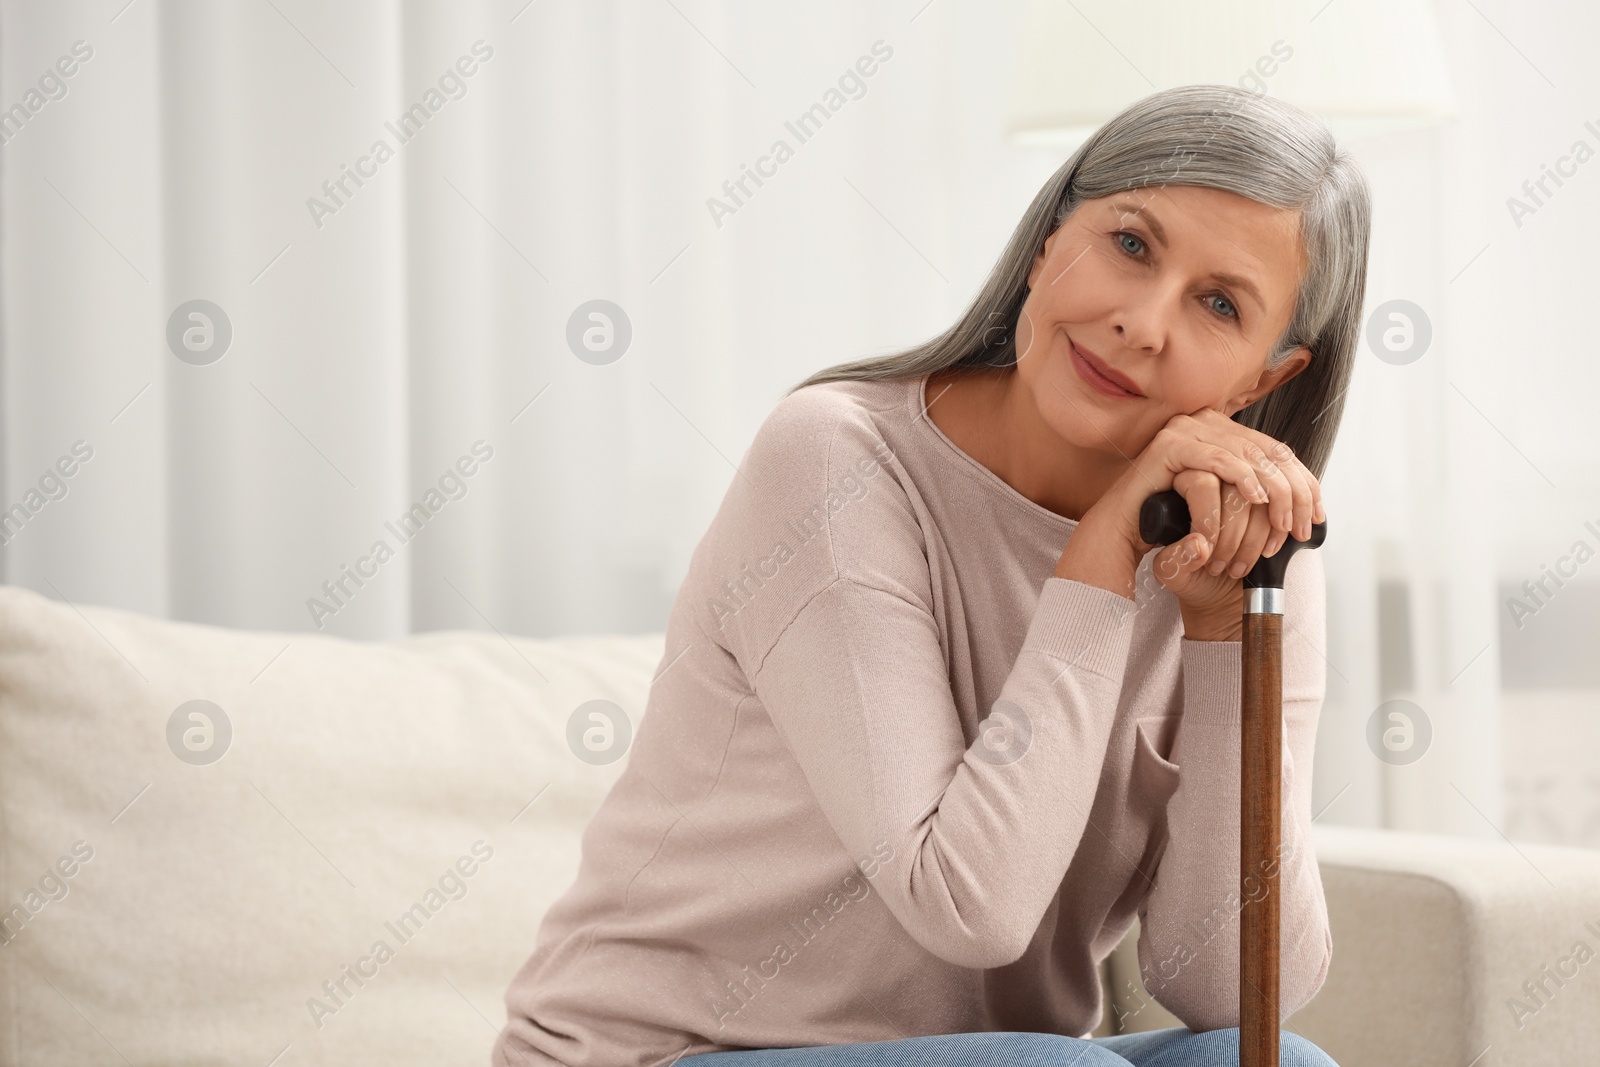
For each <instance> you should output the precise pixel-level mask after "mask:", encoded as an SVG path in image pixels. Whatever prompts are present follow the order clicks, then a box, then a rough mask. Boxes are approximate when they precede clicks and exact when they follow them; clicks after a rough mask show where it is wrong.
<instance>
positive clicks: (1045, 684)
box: [753, 577, 1134, 968]
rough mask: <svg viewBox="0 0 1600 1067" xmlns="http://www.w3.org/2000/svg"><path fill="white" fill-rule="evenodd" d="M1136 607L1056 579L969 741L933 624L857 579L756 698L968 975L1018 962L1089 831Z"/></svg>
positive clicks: (893, 886) (901, 901)
mask: <svg viewBox="0 0 1600 1067" xmlns="http://www.w3.org/2000/svg"><path fill="white" fill-rule="evenodd" d="M1133 614H1134V603H1133V601H1131V600H1129V599H1127V598H1126V597H1123V596H1121V595H1119V594H1117V593H1114V592H1112V591H1110V590H1106V589H1101V588H1098V587H1096V586H1091V585H1087V584H1085V583H1082V582H1078V581H1076V580H1072V579H1066V578H1057V577H1051V578H1048V579H1046V580H1045V583H1044V587H1043V590H1042V592H1041V594H1040V597H1039V600H1038V603H1037V606H1036V608H1035V611H1034V615H1033V618H1032V621H1031V622H1030V624H1029V628H1028V631H1027V635H1026V637H1025V639H1024V642H1023V645H1022V648H1021V651H1020V652H1019V654H1018V656H1017V659H1016V661H1015V663H1014V665H1013V666H1012V668H1011V672H1010V674H1009V675H1008V676H1007V678H1006V680H1005V683H1004V685H1003V687H1002V689H1001V693H1000V696H999V698H998V699H997V700H996V701H995V704H994V706H993V707H992V708H991V709H989V711H988V717H987V718H986V719H985V720H984V721H983V722H982V723H980V724H979V730H978V734H977V736H976V737H975V738H973V739H971V740H970V743H969V739H967V738H965V737H964V736H963V732H962V725H961V722H960V718H959V715H958V712H957V709H956V705H955V702H954V699H953V696H952V693H951V691H950V686H949V681H948V678H947V674H946V669H945V661H944V656H943V653H942V651H941V647H940V641H939V632H938V627H937V624H936V621H935V619H934V618H933V617H932V616H931V615H930V614H929V612H928V610H927V609H926V607H925V606H924V605H922V604H921V603H918V602H916V601H915V600H913V599H908V598H906V597H904V596H901V595H898V594H897V593H895V592H891V591H887V590H884V589H880V588H876V587H875V586H873V585H870V584H865V583H863V582H861V581H859V580H855V579H852V578H848V577H844V578H840V579H839V580H837V581H835V582H833V583H832V584H830V585H828V586H827V587H826V588H824V589H822V590H821V591H820V592H818V593H817V594H816V595H815V596H813V597H812V598H811V599H810V600H809V602H808V603H806V605H805V606H804V608H803V609H802V610H801V611H800V612H799V613H798V614H797V615H796V616H795V617H794V619H793V621H792V622H791V623H790V624H789V625H788V626H787V628H786V629H785V630H784V631H783V633H782V634H781V636H780V637H779V639H778V640H777V642H776V643H775V644H774V645H773V647H772V648H771V650H770V651H769V652H768V654H767V655H766V657H765V659H764V661H763V663H762V665H761V668H760V670H759V672H757V673H756V675H755V676H754V678H753V683H754V688H755V691H756V694H757V696H758V698H759V699H760V701H761V702H762V704H763V706H764V707H765V709H766V711H767V713H768V714H769V715H770V717H771V719H772V722H773V724H774V725H775V726H776V727H777V729H778V730H779V732H780V733H781V734H782V736H783V737H784V739H785V741H786V743H787V745H788V747H789V748H790V750H791V751H792V752H793V754H794V757H795V759H796V760H798V761H799V764H800V766H801V768H802V770H803V772H804V774H805V776H806V779H807V781H808V782H809V784H810V786H811V788H812V790H813V792H814V793H815V795H816V798H817V801H818V803H819V804H820V805H821V807H822V810H823V812H824V813H825V815H826V817H827V819H828V821H829V822H830V823H831V824H832V826H833V829H834V830H835V831H836V832H837V834H838V836H839V839H840V841H841V842H843V844H844V846H845V848H846V849H848V850H849V853H850V855H851V856H853V857H856V858H858V859H860V858H863V857H873V856H876V857H879V858H884V859H885V862H884V863H883V864H882V865H881V867H880V868H879V871H878V873H877V874H876V875H875V880H874V886H875V887H876V888H877V889H878V890H879V892H880V893H881V895H882V897H883V900H884V903H885V904H886V905H887V907H888V908H889V910H890V911H891V912H892V913H893V914H894V916H895V918H896V919H897V920H898V921H899V922H900V923H901V925H902V926H904V928H905V929H906V931H907V932H908V933H909V934H910V935H911V936H912V937H913V938H915V939H916V941H917V942H918V943H919V944H920V945H922V946H923V947H924V948H926V949H927V950H928V951H929V952H931V953H933V954H934V955H936V956H938V957H940V958H942V959H945V960H948V961H950V962H951V963H954V964H957V965H959V966H965V967H975V968H990V967H998V966H1002V965H1005V964H1008V963H1011V962H1013V961H1015V960H1017V959H1019V958H1020V957H1021V956H1022V954H1023V952H1024V951H1026V949H1027V946H1028V944H1029V942H1030V941H1031V939H1032V938H1033V935H1034V933H1035V931H1036V930H1037V928H1038V925H1039V922H1040V920H1041V918H1042V917H1043V915H1044V912H1045V910H1046V908H1047V906H1048V905H1049V902H1050V900H1051V899H1052V897H1053V896H1054V894H1055V893H1056V892H1057V891H1058V890H1059V888H1060V885H1061V880H1062V878H1063V876H1064V875H1065V873H1066V870H1067V866H1068V864H1069V863H1070V862H1071V860H1072V856H1073V853H1074V852H1075V851H1076V849H1077V845H1078V840H1079V838H1080V837H1081V836H1082V834H1083V832H1084V828H1085V825H1086V822H1087V819H1088V815H1089V810H1090V805H1091V804H1092V802H1093V799H1094V794H1095V790H1096V788H1097V786H1098V783H1099V780H1100V767H1101V763H1102V761H1103V760H1104V757H1105V752H1106V747H1107V743H1108V741H1109V738H1110V728H1111V724H1112V722H1113V720H1114V719H1115V711H1116V705H1117V700H1118V697H1119V695H1120V692H1121V688H1122V677H1123V671H1124V668H1125V666H1126V662H1127V657H1128V649H1129V643H1130V638H1131V634H1132V630H1133Z"/></svg>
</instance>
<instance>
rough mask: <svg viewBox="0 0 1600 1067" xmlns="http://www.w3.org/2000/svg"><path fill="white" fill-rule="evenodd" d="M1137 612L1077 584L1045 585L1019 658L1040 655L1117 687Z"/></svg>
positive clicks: (1057, 581)
mask: <svg viewBox="0 0 1600 1067" xmlns="http://www.w3.org/2000/svg"><path fill="white" fill-rule="evenodd" d="M1137 610H1138V606H1137V605H1136V604H1135V603H1134V602H1133V601H1132V600H1130V599H1128V598H1127V597H1125V596H1123V595H1122V594H1121V593H1114V592H1112V591H1111V590H1109V589H1102V588H1100V587H1099V586H1097V585H1089V584H1088V583H1087V582H1080V581H1078V580H1077V579H1076V578H1059V577H1055V576H1051V577H1049V578H1046V579H1045V582H1044V589H1043V590H1041V591H1040V593H1039V603H1038V606H1037V607H1036V608H1034V612H1033V622H1032V623H1030V624H1029V626H1028V635H1027V637H1025V638H1024V639H1023V642H1022V650H1023V651H1024V652H1040V653H1043V654H1044V655H1047V656H1050V657H1052V658H1054V659H1058V660H1061V661H1062V662H1064V663H1067V664H1071V665H1073V666H1076V667H1078V668H1080V669H1082V670H1086V671H1090V672H1092V673H1094V674H1097V675H1099V676H1100V677H1102V678H1107V679H1110V680H1112V681H1114V682H1117V683H1119V684H1120V683H1121V681H1122V674H1123V671H1124V670H1125V669H1126V668H1127V664H1128V649H1129V646H1130V645H1131V644H1132V639H1133V615H1134V612H1136V611H1137Z"/></svg>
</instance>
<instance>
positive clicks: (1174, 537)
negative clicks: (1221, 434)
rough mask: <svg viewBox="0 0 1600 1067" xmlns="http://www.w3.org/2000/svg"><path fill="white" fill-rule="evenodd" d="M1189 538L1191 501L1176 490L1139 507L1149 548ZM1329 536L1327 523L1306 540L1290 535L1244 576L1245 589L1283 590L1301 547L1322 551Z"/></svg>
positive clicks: (1315, 526)
mask: <svg viewBox="0 0 1600 1067" xmlns="http://www.w3.org/2000/svg"><path fill="white" fill-rule="evenodd" d="M1188 535H1189V502H1188V501H1187V500H1185V499H1183V494H1182V493H1180V492H1178V491H1177V490H1176V489H1168V490H1165V491H1164V492H1160V493H1155V494H1153V495H1151V496H1149V497H1146V498H1145V502H1144V505H1143V506H1142V507H1140V508H1139V536H1140V537H1142V538H1144V543H1145V544H1147V545H1170V544H1172V543H1173V542H1174V541H1181V540H1183V539H1184V538H1185V537H1187V536H1188ZM1327 536H1328V524H1327V523H1325V522H1314V523H1312V524H1311V537H1310V538H1309V539H1307V540H1305V541H1301V540H1298V539H1296V538H1295V537H1294V536H1293V535H1291V536H1290V537H1289V538H1288V539H1286V540H1285V541H1284V542H1283V547H1282V548H1280V549H1278V551H1277V553H1276V554H1275V555H1271V556H1262V557H1261V558H1260V559H1258V560H1256V565H1255V566H1254V567H1251V568H1250V573H1248V574H1246V575H1245V576H1244V587H1245V588H1246V589H1256V588H1269V589H1282V588H1283V576H1284V572H1285V571H1287V570H1288V568H1289V560H1291V559H1293V558H1294V554H1295V553H1296V552H1298V551H1299V550H1300V549H1302V548H1321V547H1322V542H1323V541H1324V540H1325V539H1326V538H1327Z"/></svg>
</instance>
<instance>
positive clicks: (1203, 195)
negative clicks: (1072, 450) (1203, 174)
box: [1017, 185, 1310, 457]
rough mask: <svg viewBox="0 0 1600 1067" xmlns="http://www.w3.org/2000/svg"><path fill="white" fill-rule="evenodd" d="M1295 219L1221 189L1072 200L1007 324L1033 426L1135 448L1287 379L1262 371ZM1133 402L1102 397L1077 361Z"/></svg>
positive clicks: (1275, 332) (1301, 358) (1285, 367)
mask: <svg viewBox="0 0 1600 1067" xmlns="http://www.w3.org/2000/svg"><path fill="white" fill-rule="evenodd" d="M1297 223H1298V217H1297V213H1296V212H1293V211H1288V210H1285V209H1282V208H1275V207H1270V206H1268V205H1266V204H1263V203H1261V202H1259V201H1256V200H1251V199H1249V198H1248V197H1244V196H1240V195H1238V194H1236V193H1231V192H1227V191H1224V190H1221V189H1211V188H1206V187H1201V186H1194V185H1169V186H1163V187H1153V186H1152V187H1148V188H1144V189H1136V190H1130V191H1128V192H1123V193H1114V194H1112V195H1110V196H1106V197H1101V198H1098V199H1094V200H1084V201H1082V202H1081V203H1080V204H1079V205H1078V207H1077V208H1076V209H1075V210H1074V211H1073V212H1072V214H1071V215H1070V216H1068V218H1067V219H1066V221H1064V222H1063V223H1062V224H1061V225H1060V227H1058V228H1057V229H1056V231H1055V232H1054V233H1052V234H1051V235H1050V237H1049V238H1048V239H1047V240H1046V241H1045V245H1044V250H1043V251H1042V252H1041V253H1040V254H1039V255H1038V257H1037V258H1036V259H1035V260H1034V264H1033V267H1032V269H1031V271H1030V272H1029V274H1028V285H1029V290H1030V291H1029V293H1028V297H1027V300H1026V302H1025V303H1024V304H1023V308H1022V314H1021V316H1020V317H1019V319H1018V322H1017V354H1018V358H1017V373H1018V375H1019V377H1020V378H1021V379H1022V380H1023V382H1024V383H1025V384H1026V385H1027V386H1028V387H1029V389H1030V390H1031V392H1032V394H1033V396H1034V398H1035V402H1036V403H1037V404H1038V407H1039V412H1040V415H1041V417H1042V418H1043V419H1044V421H1045V422H1046V423H1047V424H1049V425H1050V427H1051V428H1052V429H1054V430H1055V431H1056V432H1057V433H1058V434H1060V436H1061V437H1063V438H1064V439H1066V440H1068V441H1070V442H1072V443H1073V444H1075V445H1078V446H1080V447H1084V448H1089V449H1094V450H1106V451H1109V450H1110V449H1111V448H1113V447H1114V448H1115V449H1116V450H1117V451H1118V452H1120V453H1122V454H1123V456H1125V457H1132V456H1135V455H1137V454H1138V453H1139V452H1142V451H1143V450H1144V447H1145V446H1146V445H1147V444H1149V442H1150V441H1151V439H1152V438H1154V437H1155V435H1156V433H1157V432H1158V431H1159V430H1160V429H1161V428H1162V426H1164V425H1165V424H1166V423H1167V421H1168V420H1169V419H1170V418H1172V416H1174V415H1177V414H1187V413H1192V412H1195V411H1198V410H1200V409H1202V408H1215V409H1217V410H1219V411H1221V412H1223V413H1224V414H1226V415H1232V414H1233V413H1234V412H1235V411H1238V410H1239V409H1241V408H1244V407H1247V406H1248V405H1249V404H1251V403H1253V402H1254V401H1255V400H1256V399H1258V398H1260V397H1261V396H1264V395H1265V394H1266V393H1268V392H1270V391H1271V390H1272V389H1273V388H1274V387H1276V386H1277V385H1280V384H1282V383H1283V382H1285V381H1287V380H1288V379H1289V378H1291V377H1293V376H1294V375H1295V374H1296V373H1298V372H1299V371H1300V370H1301V369H1302V368H1303V367H1304V366H1305V365H1306V364H1307V363H1308V362H1309V361H1310V353H1309V352H1308V351H1307V350H1306V349H1304V348H1299V349H1296V350H1295V351H1294V353H1292V354H1291V355H1290V357H1289V359H1288V360H1287V361H1286V362H1285V363H1284V364H1282V365H1281V366H1280V367H1279V368H1278V369H1277V370H1276V371H1274V372H1272V373H1271V374H1267V373H1266V364H1267V356H1268V354H1269V352H1270V349H1271V346H1272V345H1273V343H1274V342H1276V340H1277V339H1278V338H1279V337H1280V336H1281V335H1282V333H1283V331H1284V329H1285V328H1286V327H1287V326H1288V324H1289V319H1290V316H1291V315H1292V314H1293V312H1294V301H1295V297H1296V293H1297V289H1298V286H1299V282H1300V275H1301V269H1302V267H1303V261H1302V251H1301V245H1300V239H1299V235H1298V230H1297ZM1074 348H1076V349H1077V351H1078V353H1088V354H1089V358H1090V359H1096V358H1097V359H1099V360H1100V361H1101V362H1102V363H1104V364H1106V365H1109V367H1110V368H1111V369H1112V370H1113V371H1115V372H1118V373H1120V375H1122V376H1123V378H1125V379H1126V381H1127V383H1129V384H1132V385H1133V386H1135V387H1136V389H1137V395H1135V394H1128V393H1121V394H1119V395H1108V394H1107V392H1105V391H1102V390H1099V389H1096V388H1095V386H1094V385H1093V384H1091V382H1090V381H1087V380H1085V378H1084V377H1083V376H1082V374H1081V373H1080V370H1081V368H1082V359H1081V357H1080V356H1079V355H1078V354H1075V352H1074Z"/></svg>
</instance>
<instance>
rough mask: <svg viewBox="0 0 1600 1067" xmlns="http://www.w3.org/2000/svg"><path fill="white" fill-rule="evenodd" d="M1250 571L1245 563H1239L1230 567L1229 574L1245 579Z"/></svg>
mask: <svg viewBox="0 0 1600 1067" xmlns="http://www.w3.org/2000/svg"><path fill="white" fill-rule="evenodd" d="M1249 569H1250V568H1249V567H1248V566H1246V565H1245V564H1244V563H1243V562H1239V563H1235V564H1234V565H1233V566H1232V567H1230V568H1229V569H1228V573H1229V574H1231V575H1233V576H1234V577H1235V578H1243V577H1244V572H1245V571H1247V570H1249Z"/></svg>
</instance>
